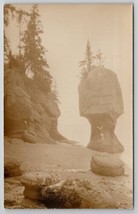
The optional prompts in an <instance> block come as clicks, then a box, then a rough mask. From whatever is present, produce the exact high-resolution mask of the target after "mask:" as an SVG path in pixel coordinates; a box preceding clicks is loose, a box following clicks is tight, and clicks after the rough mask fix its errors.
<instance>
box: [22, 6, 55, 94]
mask: <svg viewBox="0 0 138 214" xmlns="http://www.w3.org/2000/svg"><path fill="white" fill-rule="evenodd" d="M42 33H43V30H42V26H41V21H40V20H39V13H38V6H37V5H36V4H35V5H34V6H33V7H32V11H31V15H30V20H29V22H28V25H27V30H26V31H25V33H24V36H23V48H24V64H25V72H26V74H27V75H28V76H29V75H30V74H31V77H32V79H33V80H34V81H35V82H36V83H37V82H39V83H40V84H39V85H41V87H44V90H46V91H50V90H51V84H52V76H51V75H50V74H49V72H48V68H49V66H48V63H47V61H46V59H45V52H46V49H45V48H44V47H43V45H42V40H41V37H40V35H41V34H42Z"/></svg>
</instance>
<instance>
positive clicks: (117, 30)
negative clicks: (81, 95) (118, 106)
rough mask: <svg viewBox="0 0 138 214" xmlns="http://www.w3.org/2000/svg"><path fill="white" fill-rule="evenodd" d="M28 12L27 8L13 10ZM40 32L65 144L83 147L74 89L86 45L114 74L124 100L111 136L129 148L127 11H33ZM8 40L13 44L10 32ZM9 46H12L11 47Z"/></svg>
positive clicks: (84, 126) (119, 7) (84, 124)
mask: <svg viewBox="0 0 138 214" xmlns="http://www.w3.org/2000/svg"><path fill="white" fill-rule="evenodd" d="M18 7H20V8H22V9H26V10H28V8H30V5H24V6H23V5H22V6H21V5H20V6H19V5H18ZM39 12H40V15H41V21H42V25H43V29H44V34H43V45H44V46H45V47H46V48H47V49H48V53H47V61H48V63H49V66H50V71H51V73H52V75H53V77H54V79H55V80H56V83H57V89H58V91H59V95H60V96H59V98H60V101H61V104H60V106H59V107H60V111H61V116H60V118H59V125H58V127H59V130H60V131H61V133H62V134H63V135H64V136H66V137H67V138H69V139H72V140H75V141H78V142H80V143H81V144H83V145H84V146H86V145H87V143H88V142H89V138H90V126H89V123H88V121H87V120H86V119H85V118H82V117H80V115H79V106H78V84H79V77H80V68H79V66H78V62H79V61H80V60H83V58H84V53H85V49H86V43H87V40H88V39H89V41H90V44H91V48H92V51H94V52H95V51H97V50H98V49H99V48H100V49H101V51H102V53H103V54H104V56H106V61H105V67H107V68H109V69H111V70H113V71H114V72H116V73H117V76H118V79H119V82H120V85H121V89H122V94H123V100H124V114H123V115H122V116H121V117H120V118H119V119H118V121H117V127H116V133H117V136H118V138H119V139H120V141H121V142H122V143H123V144H124V145H125V146H126V145H127V144H129V145H131V143H132V141H131V130H132V117H131V115H132V114H131V113H132V112H131V111H132V108H131V105H132V7H131V6H130V5H127V4H125V5H123V4H114V5H113V4H109V5H107V4H106V5H94V4H80V5H78V4H74V5H66V4H62V5H52V4H49V5H39ZM10 37H11V38H12V43H15V42H13V41H15V34H14V33H13V29H11V34H10ZM12 46H14V44H12Z"/></svg>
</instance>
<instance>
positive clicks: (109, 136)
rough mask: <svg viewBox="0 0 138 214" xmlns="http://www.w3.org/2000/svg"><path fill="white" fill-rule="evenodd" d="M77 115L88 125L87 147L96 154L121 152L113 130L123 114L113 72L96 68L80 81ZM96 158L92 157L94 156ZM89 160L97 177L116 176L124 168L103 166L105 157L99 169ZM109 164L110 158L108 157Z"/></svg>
mask: <svg viewBox="0 0 138 214" xmlns="http://www.w3.org/2000/svg"><path fill="white" fill-rule="evenodd" d="M79 107H80V115H81V116H83V117H86V118H87V119H88V121H89V122H90V125H91V137H90V142H89V144H88V146H87V147H88V148H89V149H92V150H93V151H97V152H99V153H104V152H106V153H107V154H118V153H121V152H123V151H124V147H123V145H122V144H121V143H120V142H119V140H118V139H117V137H116V135H115V133H114V130H115V126H116V121H117V118H118V117H119V116H120V115H121V114H122V113H123V100H122V93H121V88H120V85H119V82H118V79H117V76H116V74H115V73H114V72H112V71H110V70H108V69H105V68H102V67H95V68H93V70H92V71H91V72H89V73H88V75H87V76H86V77H85V78H83V79H82V80H81V82H80V85H79ZM96 156H97V155H96V154H95V157H96ZM95 159H96V158H92V162H91V169H92V171H93V172H95V173H96V174H101V175H108V176H117V175H122V174H123V173H124V168H123V167H122V166H120V165H119V166H118V167H117V169H116V168H114V166H112V164H111V166H110V167H109V166H108V167H107V166H105V165H106V163H105V157H104V155H103V157H102V156H100V160H101V161H103V163H104V165H103V166H101V165H99V164H97V162H96V161H95ZM107 159H108V161H111V163H112V159H110V158H109V156H108V157H107Z"/></svg>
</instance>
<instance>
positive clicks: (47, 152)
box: [4, 138, 133, 208]
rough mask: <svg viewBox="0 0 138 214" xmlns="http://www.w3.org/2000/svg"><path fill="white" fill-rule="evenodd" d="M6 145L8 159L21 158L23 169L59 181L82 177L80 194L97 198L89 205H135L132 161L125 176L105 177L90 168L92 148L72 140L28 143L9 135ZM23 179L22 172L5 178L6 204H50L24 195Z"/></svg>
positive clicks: (39, 206) (126, 168)
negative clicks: (133, 199) (55, 142)
mask: <svg viewBox="0 0 138 214" xmlns="http://www.w3.org/2000/svg"><path fill="white" fill-rule="evenodd" d="M4 149H5V151H4V152H5V163H6V162H7V161H8V160H11V159H14V160H17V161H19V162H20V164H21V170H22V172H23V173H32V176H33V173H36V172H37V173H46V174H48V175H50V176H53V177H55V178H57V179H58V181H66V180H67V181H71V182H72V181H76V182H78V180H79V181H82V182H84V184H87V185H86V186H87V188H86V187H84V186H85V185H84V186H83V188H82V189H81V193H80V194H81V195H82V198H84V197H85V199H86V198H90V197H91V198H92V197H93V198H94V201H95V202H94V203H93V205H92V207H88V208H132V194H133V190H132V170H131V169H130V165H129V163H127V164H126V165H125V174H124V175H123V176H120V177H106V176H99V175H96V174H94V173H92V172H91V171H90V161H91V150H89V149H87V148H85V147H82V146H80V145H77V144H73V142H68V143H67V142H66V143H64V142H63V141H62V143H61V142H60V143H57V144H55V145H53V144H29V143H24V142H23V141H22V140H19V139H15V138H12V139H10V138H6V140H5V148H4ZM21 179H22V176H15V177H7V178H5V186H4V187H5V207H6V208H47V206H46V204H44V203H41V202H38V201H33V200H29V199H26V198H24V196H23V191H24V186H23V185H22V183H21ZM71 185H72V183H71ZM88 187H89V188H88ZM73 188H74V187H73ZM87 190H88V191H87ZM77 191H78V189H77ZM79 191H80V189H79ZM81 207H82V206H80V207H78V208H81ZM50 208H54V207H50ZM57 208H58V207H57ZM75 208H76V207H75Z"/></svg>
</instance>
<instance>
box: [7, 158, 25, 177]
mask: <svg viewBox="0 0 138 214" xmlns="http://www.w3.org/2000/svg"><path fill="white" fill-rule="evenodd" d="M20 165H21V163H20V162H19V161H17V160H15V159H6V160H5V161H4V177H5V178H7V177H16V176H21V175H22V170H21V168H20Z"/></svg>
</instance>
